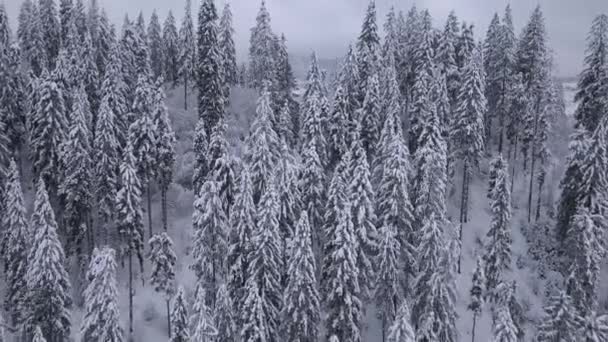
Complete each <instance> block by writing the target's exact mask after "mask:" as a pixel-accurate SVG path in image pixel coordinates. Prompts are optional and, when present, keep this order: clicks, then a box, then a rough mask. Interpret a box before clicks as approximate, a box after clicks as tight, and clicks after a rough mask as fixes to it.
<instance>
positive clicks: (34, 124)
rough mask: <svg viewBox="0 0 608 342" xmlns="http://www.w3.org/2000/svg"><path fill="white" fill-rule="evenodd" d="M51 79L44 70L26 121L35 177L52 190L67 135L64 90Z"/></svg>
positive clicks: (53, 77) (54, 185) (59, 172)
mask: <svg viewBox="0 0 608 342" xmlns="http://www.w3.org/2000/svg"><path fill="white" fill-rule="evenodd" d="M45 1H48V0H45ZM53 79H55V75H50V74H49V73H48V72H46V71H45V72H44V73H43V75H42V76H41V80H40V81H39V82H40V83H39V85H38V86H37V89H36V91H37V94H36V96H37V101H36V108H35V110H34V114H33V115H32V117H30V121H29V127H30V132H29V134H30V148H31V153H32V162H33V166H34V174H35V175H36V177H38V178H42V179H43V180H44V182H45V183H46V184H48V186H49V189H50V190H51V191H55V190H53V189H56V188H57V186H58V184H59V180H60V174H61V170H60V158H61V145H62V143H63V140H64V138H65V136H66V133H67V132H66V131H67V120H66V113H65V106H64V99H63V91H62V90H61V89H60V88H59V86H58V85H57V83H56V82H55V81H54V80H53Z"/></svg>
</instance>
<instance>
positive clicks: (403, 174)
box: [376, 113, 416, 311]
mask: <svg viewBox="0 0 608 342" xmlns="http://www.w3.org/2000/svg"><path fill="white" fill-rule="evenodd" d="M396 114H397V113H392V114H391V116H389V117H388V118H387V119H386V121H385V125H384V128H383V134H386V135H387V137H388V138H387V140H388V146H387V148H386V150H385V156H384V157H385V159H384V162H383V165H382V166H381V170H382V171H381V175H380V181H379V183H378V192H377V193H378V196H377V198H376V212H377V214H378V227H383V228H391V227H392V228H391V229H394V230H395V234H396V236H395V238H396V239H397V243H398V246H397V248H398V249H399V253H398V256H399V260H398V263H399V264H401V265H403V266H401V269H402V270H403V272H402V273H401V272H400V273H399V281H400V286H401V290H402V292H403V293H405V295H406V297H407V296H409V294H410V293H411V289H410V288H409V284H410V280H411V279H413V277H414V276H415V274H416V267H415V265H416V259H415V257H414V248H415V247H414V246H415V243H416V241H415V240H416V238H415V233H414V224H415V217H414V208H413V207H412V203H411V201H410V195H409V185H410V179H409V175H408V173H409V172H410V171H411V166H410V163H409V153H408V151H407V147H406V146H405V141H404V139H403V136H402V135H401V124H400V120H399V118H398V117H397V116H396ZM381 229H382V228H381ZM385 234H386V232H385V233H384V234H383V235H384V237H385V238H386V235H385ZM396 310H397V307H395V311H396Z"/></svg>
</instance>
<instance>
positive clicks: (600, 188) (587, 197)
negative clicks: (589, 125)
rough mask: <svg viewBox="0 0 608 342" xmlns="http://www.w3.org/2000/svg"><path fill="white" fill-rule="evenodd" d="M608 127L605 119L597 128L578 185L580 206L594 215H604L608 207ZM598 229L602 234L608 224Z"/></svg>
mask: <svg viewBox="0 0 608 342" xmlns="http://www.w3.org/2000/svg"><path fill="white" fill-rule="evenodd" d="M607 125H608V119H603V120H602V121H601V122H600V124H599V125H598V126H597V127H596V129H595V131H594V132H593V135H592V136H591V139H590V141H589V147H588V149H587V150H586V155H585V158H584V159H583V162H582V165H581V175H582V177H581V182H580V184H579V185H578V188H579V191H580V192H579V197H578V204H579V205H582V206H584V207H585V208H587V209H588V210H589V213H590V214H593V215H601V214H603V213H604V211H605V209H606V207H607V206H608V198H607V197H606V195H605V194H606V191H608V179H606V170H608V158H607V156H606V151H607V148H608V147H607V146H606V132H607V129H608V128H607V127H608V126H607ZM598 229H599V230H600V231H602V232H603V231H605V229H606V223H605V222H604V221H602V222H600V226H599V227H598ZM598 237H599V235H598Z"/></svg>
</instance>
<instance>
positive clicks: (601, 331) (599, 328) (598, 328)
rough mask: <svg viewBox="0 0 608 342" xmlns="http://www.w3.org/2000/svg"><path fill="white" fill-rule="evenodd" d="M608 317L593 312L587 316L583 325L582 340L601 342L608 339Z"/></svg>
mask: <svg viewBox="0 0 608 342" xmlns="http://www.w3.org/2000/svg"><path fill="white" fill-rule="evenodd" d="M606 331H608V315H599V314H598V313H597V312H595V311H593V312H591V313H589V315H587V316H585V317H584V319H583V323H582V324H581V333H582V340H583V341H586V342H587V341H588V342H601V341H606V340H607V339H608V333H607V332H606Z"/></svg>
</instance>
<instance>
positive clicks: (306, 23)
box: [0, 0, 608, 76]
mask: <svg viewBox="0 0 608 342" xmlns="http://www.w3.org/2000/svg"><path fill="white" fill-rule="evenodd" d="M0 1H4V3H5V4H6V6H7V11H8V12H9V16H11V18H13V27H15V25H16V22H15V18H16V16H17V13H18V10H19V7H20V5H21V3H22V1H23V0H0ZM56 1H59V0H56ZM85 1H88V0H85ZM98 1H99V3H100V4H101V5H102V6H104V7H105V8H106V11H107V12H108V14H109V16H110V18H111V20H112V21H113V22H114V23H115V24H117V25H118V27H120V25H121V23H122V18H123V17H124V15H125V13H128V14H129V16H130V17H131V18H134V17H135V16H136V15H137V13H138V12H139V11H140V10H143V12H144V15H145V16H146V21H148V18H149V16H150V14H151V13H152V10H153V9H156V10H157V11H158V14H159V16H160V17H161V21H164V17H165V16H166V14H167V12H168V11H169V10H172V11H173V13H174V15H175V16H176V18H177V20H178V24H179V21H181V16H182V14H183V6H184V3H185V0H98ZM216 1H217V4H218V8H219V9H220V10H221V8H222V6H223V5H224V2H225V1H226V0H216ZM192 2H193V10H194V16H195V17H196V11H198V2H199V0H193V1H192ZM230 2H231V4H232V8H233V13H234V21H235V30H236V37H235V41H236V44H237V50H238V53H239V58H241V59H243V58H245V57H246V54H247V49H248V40H249V29H250V28H251V27H252V26H253V24H254V22H255V15H256V13H257V9H258V6H259V3H260V0H230ZM266 2H267V7H268V9H269V11H270V14H271V17H272V27H273V29H274V31H275V32H278V33H281V32H282V33H285V35H286V36H287V39H288V43H289V45H288V46H289V49H290V52H291V53H292V54H308V53H310V52H311V51H313V50H316V51H317V52H318V54H319V55H320V56H321V57H324V58H333V57H337V56H341V55H342V54H344V52H345V50H346V47H347V46H348V44H349V43H350V42H352V41H353V40H354V39H355V38H356V36H357V34H358V32H359V29H360V26H361V21H362V18H363V15H364V13H365V8H366V6H367V3H368V0H266ZM414 2H415V3H416V5H417V6H418V7H419V8H429V9H430V11H431V14H432V16H433V20H434V25H435V26H438V27H443V24H444V21H445V19H446V17H447V15H448V13H449V12H450V10H452V9H454V10H456V14H457V15H458V17H459V19H460V20H466V21H468V22H474V23H475V25H476V39H481V38H482V37H483V35H484V34H485V31H486V28H487V25H488V23H489V22H490V20H491V17H492V15H493V14H494V12H499V13H501V14H502V12H503V10H504V7H505V6H506V5H507V4H508V3H510V4H511V7H512V8H513V17H514V21H515V25H516V30H517V33H518V34H519V32H520V31H521V27H522V26H523V25H524V24H525V22H526V21H527V19H528V16H529V14H530V13H531V11H532V9H533V8H534V7H535V6H536V5H537V4H538V3H540V4H541V6H542V7H543V10H544V13H545V18H546V24H547V29H548V32H549V39H550V46H551V47H552V48H553V50H554V52H555V56H556V58H555V60H556V62H557V64H558V70H557V72H558V74H559V75H561V76H573V75H577V74H578V72H579V71H580V69H581V66H582V59H583V55H584V49H585V37H586V35H587V32H588V30H589V27H590V25H591V21H592V20H593V17H594V16H595V15H597V14H598V13H608V1H607V0H511V1H509V0H416V1H415V0H376V3H377V6H378V14H379V17H380V19H381V20H382V21H384V15H385V14H386V12H387V11H388V9H389V8H390V6H395V7H396V8H397V9H403V10H404V11H407V10H408V9H409V8H410V7H411V5H412V4H413V3H414Z"/></svg>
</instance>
